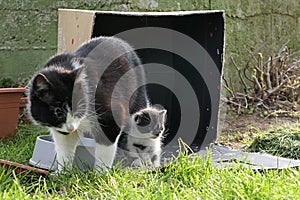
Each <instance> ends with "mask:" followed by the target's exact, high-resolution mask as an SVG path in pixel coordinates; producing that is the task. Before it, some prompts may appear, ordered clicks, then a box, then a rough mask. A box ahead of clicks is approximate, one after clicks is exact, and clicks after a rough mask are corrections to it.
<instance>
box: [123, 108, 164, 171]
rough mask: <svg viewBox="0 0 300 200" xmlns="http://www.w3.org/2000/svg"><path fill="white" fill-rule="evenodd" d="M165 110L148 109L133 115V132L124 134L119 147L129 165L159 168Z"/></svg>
mask: <svg viewBox="0 0 300 200" xmlns="http://www.w3.org/2000/svg"><path fill="white" fill-rule="evenodd" d="M166 113H167V111H166V110H164V109H158V108H155V107H148V108H145V109H142V110H140V111H138V112H136V113H134V114H133V115H132V118H131V120H132V122H133V124H134V126H132V131H131V132H130V133H128V134H122V135H121V138H120V141H119V146H120V148H121V149H123V150H124V152H125V155H126V156H127V159H128V162H129V165H133V166H146V167H159V166H160V160H161V159H160V157H161V145H162V139H163V133H164V132H165V123H166Z"/></svg>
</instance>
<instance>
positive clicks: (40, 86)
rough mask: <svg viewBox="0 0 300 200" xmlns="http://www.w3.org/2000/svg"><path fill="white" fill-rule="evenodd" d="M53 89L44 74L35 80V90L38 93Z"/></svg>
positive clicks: (37, 76)
mask: <svg viewBox="0 0 300 200" xmlns="http://www.w3.org/2000/svg"><path fill="white" fill-rule="evenodd" d="M51 87H52V84H51V83H50V82H49V80H48V79H47V77H46V76H45V75H44V74H41V73H39V74H38V75H36V76H35V78H34V80H33V88H34V89H35V90H36V91H45V90H49V89H50V88H51Z"/></svg>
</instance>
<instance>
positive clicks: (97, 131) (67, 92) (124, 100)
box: [27, 37, 149, 170]
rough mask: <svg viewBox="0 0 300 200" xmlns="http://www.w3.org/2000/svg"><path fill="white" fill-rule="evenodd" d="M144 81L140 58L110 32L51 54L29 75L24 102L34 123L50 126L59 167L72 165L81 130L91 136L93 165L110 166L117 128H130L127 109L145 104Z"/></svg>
mask: <svg viewBox="0 0 300 200" xmlns="http://www.w3.org/2000/svg"><path fill="white" fill-rule="evenodd" d="M144 85H145V74H144V70H143V68H142V67H141V62H140V59H139V58H138V56H137V55H136V53H135V52H134V50H133V49H132V47H131V46H130V45H129V44H128V43H126V42H125V41H123V40H121V39H118V38H115V37H98V38H95V39H92V40H90V41H88V42H86V43H84V44H83V45H82V46H80V47H79V48H78V49H77V50H76V51H75V52H72V53H64V54H60V55H56V56H54V57H52V58H50V59H49V61H48V62H47V63H46V64H45V65H44V67H43V68H42V69H41V70H40V71H39V72H38V73H37V74H36V75H35V76H34V77H33V78H32V80H31V81H30V84H29V90H28V97H29V98H28V99H29V100H28V105H27V108H28V114H29V117H30V118H31V120H32V121H33V122H34V123H36V124H38V125H41V126H46V127H48V128H49V130H50V132H51V134H52V136H53V139H54V142H55V150H56V153H57V161H58V163H59V167H58V170H63V168H64V167H68V168H71V167H72V162H73V159H74V154H75V150H76V146H77V143H78V141H79V138H80V137H82V136H83V135H86V134H88V135H89V136H90V137H93V138H94V139H95V140H96V146H95V160H96V161H95V166H96V167H111V166H112V164H113V161H114V157H115V153H116V149H117V143H118V139H119V137H120V133H121V132H128V131H129V130H131V126H132V122H131V114H133V113H135V112H137V111H138V110H141V109H143V108H145V107H147V106H148V105H149V100H148V97H147V92H146V88H145V86H144ZM137 88H138V89H137Z"/></svg>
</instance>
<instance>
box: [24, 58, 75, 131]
mask: <svg viewBox="0 0 300 200" xmlns="http://www.w3.org/2000/svg"><path fill="white" fill-rule="evenodd" d="M79 64H80V63H79V62H78V60H74V59H73V58H72V57H71V56H68V55H59V56H55V57H53V58H52V59H50V61H48V63H47V64H46V65H45V67H44V68H43V70H41V71H40V72H39V73H38V74H36V75H35V76H34V77H33V78H32V80H31V81H30V85H29V89H28V96H29V103H28V113H29V116H30V118H31V119H32V121H34V122H35V123H37V124H40V125H43V126H47V127H49V128H54V129H56V130H57V131H59V132H61V133H62V134H68V133H71V132H74V131H75V130H76V129H77V128H78V125H79V122H78V119H77V118H76V117H74V116H73V112H72V95H73V86H74V82H75V80H76V77H77V75H78V72H79V67H78V65H79ZM74 65H76V66H74Z"/></svg>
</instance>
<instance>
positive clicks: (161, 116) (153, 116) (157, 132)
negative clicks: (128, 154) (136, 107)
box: [130, 107, 167, 139]
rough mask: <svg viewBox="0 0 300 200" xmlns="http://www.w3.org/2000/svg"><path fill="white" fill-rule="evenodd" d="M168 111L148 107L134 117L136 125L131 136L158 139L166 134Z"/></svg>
mask: <svg viewBox="0 0 300 200" xmlns="http://www.w3.org/2000/svg"><path fill="white" fill-rule="evenodd" d="M166 118H167V110H165V109H158V108H155V107H148V108H145V109H142V110H140V111H138V112H136V113H134V114H133V115H132V121H133V123H134V125H135V127H134V130H135V131H133V133H130V135H132V136H135V137H139V138H153V139H155V138H158V137H161V136H162V135H163V133H164V132H165V123H166Z"/></svg>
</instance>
